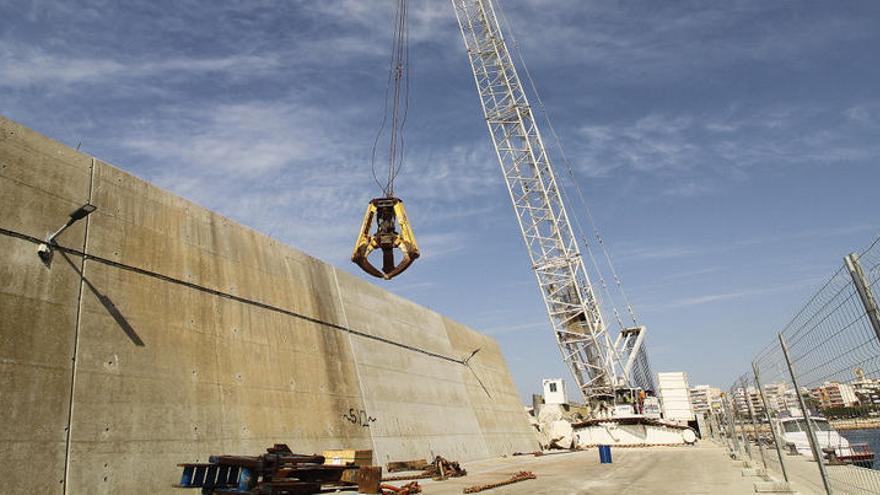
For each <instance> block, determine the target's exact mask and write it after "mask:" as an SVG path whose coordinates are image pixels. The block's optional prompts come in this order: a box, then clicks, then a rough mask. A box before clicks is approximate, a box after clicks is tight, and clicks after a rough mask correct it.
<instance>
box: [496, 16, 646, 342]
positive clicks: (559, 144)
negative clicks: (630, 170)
mask: <svg viewBox="0 0 880 495" xmlns="http://www.w3.org/2000/svg"><path fill="white" fill-rule="evenodd" d="M496 3H497V4H498V10H499V11H500V12H501V18H502V21H503V22H504V24H506V25H507V32H508V33H510V41H511V42H512V43H513V51H514V52H515V53H516V56H517V59H519V63H520V66H521V67H522V68H523V72H524V73H525V75H526V79H527V80H528V81H529V86H530V87H531V89H532V93H533V94H534V95H535V101H537V102H538V108H539V109H540V111H541V114H542V115H543V117H544V121H545V123H546V124H547V128H548V129H550V134H551V135H552V136H553V140H554V141H555V147H556V149H557V150H558V151H559V156H560V158H562V162H563V163H564V164H565V166H566V169H567V171H568V175H569V177H570V178H571V182H572V183H573V184H574V188H575V191H576V192H577V196H578V200H579V202H580V204H581V207H582V208H583V209H584V211H585V212H586V214H587V219H588V220H589V222H590V226H591V227H592V229H593V235H594V236H595V238H596V241H597V242H598V244H599V247H601V248H602V252H603V254H604V257H605V261H606V263H607V264H608V268H609V270H610V271H611V275H612V276H613V277H614V282H615V284H616V285H617V290H618V291H619V292H620V295H621V297H622V298H623V301H624V304H626V309H627V312H628V313H629V316H630V318H631V319H632V321H633V324H634V325H636V326H638V325H639V323H638V317H637V316H636V313H635V310H634V309H633V307H632V304H630V301H629V297H627V295H626V291H625V290H624V289H623V283H622V282H621V280H620V276H619V275H618V273H617V269H616V268H615V267H614V262H613V261H612V260H611V255H610V253H609V252H608V248H607V246H606V245H605V240H604V239H603V238H602V234H601V233H600V232H599V228H598V227H597V226H596V221H595V219H594V217H593V213H592V210H590V207H589V206H588V205H587V201H586V198H585V197H584V193H583V191H582V190H581V187H580V184H578V181H577V178H576V177H575V175H574V167H573V166H572V164H571V161H570V160H569V159H568V155H567V154H566V153H565V149H564V148H563V147H562V139H561V138H560V137H559V134H558V133H557V132H556V128H555V126H554V125H553V122H552V121H551V120H550V113H549V112H548V111H547V107H546V106H545V105H544V100H543V99H542V98H541V94H540V93H539V92H538V88H537V86H536V85H535V81H534V79H532V74H531V72H530V71H529V67H528V65H526V61H525V57H523V54H522V51H521V50H520V46H519V42H518V41H517V39H516V35H515V34H514V32H513V29H512V25H511V23H510V21H509V20H508V19H507V15H506V14H505V13H504V8H503V7H502V6H501V2H500V0H497V1H496ZM563 194H564V193H563ZM575 224H576V226H577V228H578V230H581V228H580V221H579V220H578V219H577V215H575ZM584 246H585V247H586V249H587V252H588V253H589V255H590V257H591V258H593V264H594V267H595V269H596V271H597V272H598V275H599V279H600V283H602V284H603V286H604V285H605V282H604V280H603V279H604V277H603V276H602V272H601V271H600V270H599V269H598V265H596V263H595V258H594V257H593V253H592V251H591V250H590V245H589V243H587V242H586V238H585V236H584ZM610 302H611V305H612V310H613V312H614V313H615V315H617V308H616V307H614V302H613V299H612V300H611V301H610ZM618 322H619V319H618ZM621 327H622V324H621Z"/></svg>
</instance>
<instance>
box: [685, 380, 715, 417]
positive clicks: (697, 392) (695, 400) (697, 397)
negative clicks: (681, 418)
mask: <svg viewBox="0 0 880 495" xmlns="http://www.w3.org/2000/svg"><path fill="white" fill-rule="evenodd" d="M690 395H691V406H692V407H693V408H694V412H695V413H698V414H699V413H703V414H707V413H709V412H720V411H721V389H719V388H716V387H710V386H709V385H697V386H696V387H691V389H690Z"/></svg>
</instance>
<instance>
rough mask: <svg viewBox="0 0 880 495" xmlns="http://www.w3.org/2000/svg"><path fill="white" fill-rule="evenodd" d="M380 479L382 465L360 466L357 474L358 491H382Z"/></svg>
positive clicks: (371, 492) (372, 492)
mask: <svg viewBox="0 0 880 495" xmlns="http://www.w3.org/2000/svg"><path fill="white" fill-rule="evenodd" d="M381 480H382V466H361V467H360V468H359V469H358V475H357V485H358V493H370V494H374V493H382V489H381V488H380V487H379V485H380V482H381Z"/></svg>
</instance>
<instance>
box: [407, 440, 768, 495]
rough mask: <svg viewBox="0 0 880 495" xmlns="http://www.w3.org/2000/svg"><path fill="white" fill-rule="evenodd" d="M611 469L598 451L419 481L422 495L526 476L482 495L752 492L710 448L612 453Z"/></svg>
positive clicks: (481, 465)
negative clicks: (531, 475)
mask: <svg viewBox="0 0 880 495" xmlns="http://www.w3.org/2000/svg"><path fill="white" fill-rule="evenodd" d="M612 459H613V463H612V464H600V463H599V452H598V449H589V450H586V451H580V452H573V453H561V454H549V455H544V456H541V457H532V456H520V457H507V458H503V459H502V458H499V459H491V460H485V461H476V462H468V463H465V464H464V467H465V469H467V471H468V475H467V476H465V477H463V478H454V479H449V480H446V481H439V482H438V481H430V480H429V481H425V482H420V484H422V487H423V489H424V491H423V493H425V494H426V495H453V494H460V493H461V492H462V489H463V488H464V487H467V486H472V485H479V484H484V483H492V482H495V481H500V480H504V479H507V478H510V477H511V476H512V475H513V474H514V473H516V472H517V471H531V472H533V473H535V475H536V476H537V479H534V480H527V481H522V482H519V483H516V484H512V485H508V486H505V487H500V488H495V489H493V490H491V491H487V492H483V493H487V494H492V495H514V494H522V495H526V494H528V495H544V494H547V495H549V494H566V495H574V494H585V495H586V494H589V495H621V494H626V495H639V494H644V495H684V494H711V495H740V494H749V493H754V492H755V482H756V480H757V478H754V477H744V476H742V474H741V471H742V467H741V466H742V463H736V462H734V461H732V460H730V459H729V458H728V457H727V455H726V450H725V449H724V448H723V447H721V446H719V445H716V444H714V443H710V442H701V443H699V444H698V445H697V446H695V447H644V448H627V449H615V448H613V447H612Z"/></svg>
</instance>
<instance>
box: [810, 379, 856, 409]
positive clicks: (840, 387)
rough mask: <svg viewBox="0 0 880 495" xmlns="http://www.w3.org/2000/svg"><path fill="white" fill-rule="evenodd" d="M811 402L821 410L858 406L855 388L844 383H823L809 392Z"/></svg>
mask: <svg viewBox="0 0 880 495" xmlns="http://www.w3.org/2000/svg"><path fill="white" fill-rule="evenodd" d="M810 395H811V396H812V397H813V400H815V401H816V403H818V405H819V407H820V408H821V409H830V408H834V407H853V406H858V405H859V399H858V397H856V392H855V387H853V386H852V385H849V384H846V383H837V382H825V383H824V384H822V385H821V386H819V387H816V388H814V389H813V390H811V391H810Z"/></svg>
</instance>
